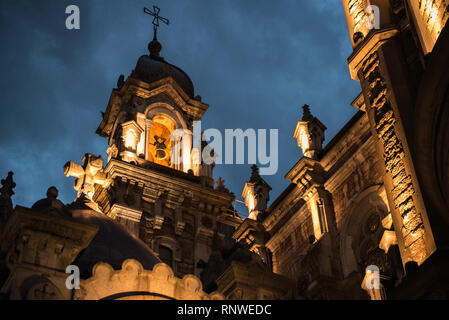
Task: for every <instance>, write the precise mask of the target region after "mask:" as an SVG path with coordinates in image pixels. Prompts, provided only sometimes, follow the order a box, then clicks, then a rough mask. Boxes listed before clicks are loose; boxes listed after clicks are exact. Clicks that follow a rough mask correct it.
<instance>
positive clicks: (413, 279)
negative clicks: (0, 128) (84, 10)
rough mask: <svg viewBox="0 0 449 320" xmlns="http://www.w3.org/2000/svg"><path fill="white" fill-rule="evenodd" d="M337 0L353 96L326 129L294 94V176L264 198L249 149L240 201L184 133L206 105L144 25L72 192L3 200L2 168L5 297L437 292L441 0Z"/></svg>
mask: <svg viewBox="0 0 449 320" xmlns="http://www.w3.org/2000/svg"><path fill="white" fill-rule="evenodd" d="M343 9H344V11H345V14H346V20H347V24H348V30H349V36H350V38H351V43H352V46H353V53H352V54H351V55H350V57H348V65H349V72H350V74H351V77H352V78H353V79H354V80H357V81H359V82H360V85H361V93H360V95H359V96H357V97H356V98H355V99H354V100H353V102H352V104H351V105H352V107H354V108H357V109H359V111H358V112H357V113H356V114H355V115H354V116H353V118H352V119H350V120H349V121H348V122H347V123H346V124H345V126H344V127H343V128H342V129H341V130H340V132H339V133H338V134H337V135H336V136H335V137H333V138H332V139H331V140H330V141H329V142H328V143H327V144H326V145H325V146H323V141H324V138H325V131H326V126H325V124H323V123H322V122H321V121H320V120H319V119H318V118H317V117H315V116H314V115H313V106H312V107H310V106H308V105H304V106H303V107H302V110H301V111H300V112H298V119H297V123H296V127H295V130H294V132H292V134H293V138H294V139H296V141H297V144H298V147H299V148H300V149H301V151H302V157H301V158H300V159H298V162H297V163H296V164H295V165H294V166H293V168H291V169H290V170H289V171H288V172H286V173H285V179H287V180H288V181H290V184H289V186H288V187H287V188H286V189H285V190H284V191H283V192H282V193H281V194H280V195H279V196H278V197H277V198H276V199H274V201H273V202H272V203H271V204H270V205H268V204H269V201H270V190H271V187H270V186H269V184H268V183H267V182H266V181H265V180H264V179H263V177H262V176H261V175H260V174H259V170H258V168H257V166H253V167H252V172H251V174H249V179H248V181H247V182H246V183H245V185H244V186H242V192H241V196H242V198H243V199H244V200H245V204H246V206H247V208H248V217H247V218H245V219H244V218H242V217H240V216H239V214H238V213H237V212H236V211H235V209H234V205H233V201H234V200H235V195H234V194H233V193H232V192H230V191H229V190H228V189H227V188H226V187H225V186H224V183H223V180H222V179H221V178H220V179H218V181H215V180H214V177H213V169H214V163H213V161H207V160H205V159H204V157H203V151H204V150H206V151H208V153H209V155H210V156H211V158H213V150H211V148H210V147H209V146H208V145H207V143H205V142H204V141H201V140H202V139H199V141H195V139H196V138H197V137H196V135H195V134H194V130H195V129H194V122H195V121H198V120H200V119H201V118H202V116H203V115H204V113H205V112H206V111H207V109H208V107H209V106H208V105H207V104H206V103H205V102H203V101H202V99H201V97H200V96H198V95H195V89H194V86H193V83H192V81H191V79H190V78H189V76H188V75H187V74H186V73H185V72H184V71H183V70H182V69H180V68H179V67H177V66H175V65H173V64H170V63H168V62H167V61H165V59H164V58H163V57H162V56H161V50H162V45H161V43H159V41H158V40H157V36H156V30H155V34H154V39H153V41H152V42H150V44H149V45H148V50H149V54H146V55H143V56H141V57H140V58H139V59H138V61H137V64H136V67H135V68H134V70H133V71H132V72H131V74H130V76H129V77H127V78H125V77H124V76H120V77H119V79H118V81H117V87H116V88H114V89H113V90H112V93H111V97H110V100H109V102H108V105H107V107H106V110H105V112H104V113H102V114H103V119H102V121H101V123H100V124H99V126H98V129H97V134H99V135H100V136H102V137H104V138H105V139H107V155H108V159H105V160H106V161H104V160H103V159H102V158H101V156H96V155H94V154H90V153H87V154H85V155H84V157H82V160H81V163H77V162H76V161H69V162H67V163H66V164H65V165H64V167H63V170H64V174H65V175H66V176H68V177H74V178H75V179H76V180H75V185H74V188H75V190H76V191H77V192H78V193H77V197H76V199H75V201H74V202H73V203H71V204H67V205H65V204H63V203H62V202H61V201H59V200H58V199H57V196H58V191H57V189H56V188H55V187H50V188H49V189H48V192H47V196H46V197H45V198H44V199H42V200H39V201H37V202H36V203H35V204H34V205H33V206H32V207H31V208H25V207H22V206H19V205H16V206H15V207H14V206H13V203H12V200H11V197H12V195H13V194H14V191H13V188H14V186H15V184H14V181H13V174H12V173H10V174H9V175H8V177H6V178H5V179H4V180H2V181H1V182H2V186H3V187H2V188H1V190H0V191H1V198H0V214H1V216H0V287H1V289H0V290H1V291H0V292H1V295H2V298H4V299H65V300H70V299H76V300H82V299H261V300H264V299H312V300H316V299H372V300H384V299H447V298H449V277H448V276H447V272H446V271H445V270H446V269H447V267H449V252H448V245H449V232H448V231H449V151H448V150H449V149H448V147H447V146H448V144H449V130H448V128H449V98H448V97H449V76H448V75H449V59H448V57H449V27H448V26H447V25H446V21H447V18H448V17H449V1H447V0H433V1H425V0H395V1H393V0H343ZM200 138H201V135H200ZM104 162H105V163H104ZM72 272H73V273H72Z"/></svg>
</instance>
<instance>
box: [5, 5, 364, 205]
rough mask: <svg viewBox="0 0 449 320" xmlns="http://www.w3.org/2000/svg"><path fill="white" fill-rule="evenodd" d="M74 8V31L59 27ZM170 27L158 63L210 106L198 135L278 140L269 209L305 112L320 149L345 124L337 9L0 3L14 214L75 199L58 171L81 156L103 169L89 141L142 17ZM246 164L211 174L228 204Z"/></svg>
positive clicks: (145, 23) (133, 48) (345, 45)
mask: <svg viewBox="0 0 449 320" xmlns="http://www.w3.org/2000/svg"><path fill="white" fill-rule="evenodd" d="M70 4H76V5H78V6H79V8H80V11H81V29H80V30H76V31H73V30H67V29H66V28H65V19H66V17H67V15H66V14H65V8H66V7H67V6H68V5H70ZM153 4H156V5H158V6H159V7H160V8H161V14H162V15H163V16H165V17H167V18H169V19H170V25H169V26H168V27H167V26H163V27H162V29H161V30H160V33H159V37H158V38H159V40H160V41H161V43H162V44H163V50H162V55H163V56H164V58H165V59H166V60H167V61H169V62H170V63H173V64H175V65H177V66H179V67H181V68H182V69H183V70H185V71H186V72H187V73H188V74H189V76H190V77H191V79H192V81H193V83H194V85H195V91H196V94H199V95H201V96H202V98H203V102H205V103H208V104H209V105H210V108H209V110H208V111H207V113H206V115H205V116H204V118H203V129H205V128H208V127H210V128H218V129H220V130H224V129H225V128H232V129H233V128H242V129H247V128H254V129H259V128H261V129H279V169H278V173H277V175H274V176H265V179H266V180H267V182H268V183H269V184H270V185H271V186H272V187H273V191H272V192H271V200H274V199H275V198H276V197H277V196H278V195H279V194H280V193H281V192H282V190H283V189H284V188H285V187H286V186H287V185H288V181H286V180H285V179H284V175H285V173H286V172H287V171H288V170H289V169H290V168H291V167H292V166H293V165H294V164H295V163H296V162H297V161H298V160H299V158H300V157H301V151H300V149H299V148H298V147H297V145H296V141H295V139H293V138H292V133H293V129H294V127H295V124H296V121H297V120H298V119H299V117H300V116H301V110H300V107H301V106H302V105H303V104H305V103H307V104H309V105H310V106H311V108H312V113H313V114H314V115H315V116H317V117H318V118H319V119H320V120H321V121H322V122H323V123H324V124H325V125H326V126H327V128H328V130H327V131H326V141H325V143H327V142H328V141H329V140H330V139H331V138H332V137H333V136H334V135H335V134H336V133H337V132H338V130H339V129H340V128H341V127H342V126H343V125H344V123H345V122H346V121H348V120H349V119H350V118H351V116H352V115H353V114H354V113H355V111H356V110H354V109H353V108H352V107H351V106H350V105H349V103H350V102H351V101H352V100H353V98H355V96H356V95H357V94H358V92H359V90H360V89H359V88H360V87H359V84H358V83H356V82H355V81H353V80H351V79H350V77H349V73H348V67H347V64H346V58H347V57H348V56H349V54H350V52H351V46H350V42H349V35H348V32H347V29H346V22H345V18H344V12H343V8H342V4H341V1H340V0H280V1H259V0H221V1H219V0H213V1H212V0H189V1H185V0H170V1H161V0H151V1H150V0H145V1H141V0H135V1H125V0H94V1H92V0H91V1H88V0H85V1H75V0H72V1H66V0H53V1H47V0H40V1H35V0H30V1H25V0H2V4H1V10H0V43H1V50H0V64H1V72H2V76H1V78H0V88H1V89H0V103H1V109H0V110H1V111H0V112H1V113H0V130H1V131H0V154H1V156H0V176H1V177H2V178H3V177H5V176H6V175H7V172H8V171H9V170H12V171H14V173H15V174H14V179H15V181H16V182H17V187H16V189H15V191H16V195H15V196H14V197H13V201H14V204H15V205H16V204H20V205H25V206H31V205H32V204H33V203H34V202H35V201H36V200H38V199H40V198H43V197H44V196H45V192H46V190H47V188H48V187H49V186H51V185H55V186H56V187H57V188H58V189H59V190H60V199H61V200H62V201H63V202H65V203H68V202H71V201H72V200H73V199H74V197H75V191H74V190H73V180H74V178H66V177H65V176H64V174H63V171H62V166H63V165H64V163H65V162H66V161H68V160H74V161H76V162H80V161H81V158H82V156H83V154H84V153H86V152H91V153H95V154H102V155H103V158H106V154H105V150H106V147H107V146H106V144H107V141H106V139H104V138H101V137H99V136H98V135H96V134H95V130H96V128H97V127H98V125H99V123H100V121H101V115H100V112H101V111H105V109H106V105H107V102H108V99H109V95H110V93H111V89H112V88H113V87H115V85H116V81H117V78H118V76H119V75H120V74H124V75H125V76H128V75H129V74H130V72H131V70H132V69H133V68H134V67H135V64H136V62H137V59H138V57H139V56H140V55H142V54H144V53H146V47H147V43H148V41H149V40H151V36H152V25H151V18H150V17H149V16H148V15H145V14H143V12H142V8H143V7H144V6H147V7H151V6H152V5H153ZM250 171H251V170H250V165H221V166H217V167H216V169H215V173H214V176H215V179H217V178H218V177H220V176H221V177H223V178H224V179H225V181H226V182H225V185H226V186H227V187H228V188H229V189H230V190H231V191H233V192H234V193H235V194H236V195H237V196H238V198H240V193H241V191H242V188H243V184H244V182H245V180H247V179H248V178H249V176H250Z"/></svg>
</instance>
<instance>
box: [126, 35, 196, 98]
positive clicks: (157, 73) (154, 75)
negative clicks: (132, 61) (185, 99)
mask: <svg viewBox="0 0 449 320" xmlns="http://www.w3.org/2000/svg"><path fill="white" fill-rule="evenodd" d="M148 49H149V50H150V54H149V55H143V56H141V57H140V58H139V60H138V61H137V65H136V68H135V69H134V71H133V72H132V74H131V76H132V77H133V78H136V79H138V80H142V81H145V82H149V83H150V82H154V81H157V80H160V79H162V78H165V77H168V76H171V77H172V78H173V79H174V80H175V81H176V82H177V83H178V85H179V86H180V87H181V88H182V89H183V90H184V92H185V93H186V94H187V95H188V96H189V97H190V98H193V97H194V88H193V83H192V80H190V78H189V76H188V75H187V74H186V73H185V72H184V71H183V70H182V69H180V68H178V67H177V66H175V65H172V64H170V63H168V62H166V61H165V60H164V58H162V57H161V56H160V55H159V53H160V51H161V49H162V46H161V44H160V43H159V42H158V41H157V40H153V41H151V42H150V43H149V45H148Z"/></svg>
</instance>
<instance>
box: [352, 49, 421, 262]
mask: <svg viewBox="0 0 449 320" xmlns="http://www.w3.org/2000/svg"><path fill="white" fill-rule="evenodd" d="M360 74H361V77H360V78H361V80H362V81H363V82H364V84H365V87H366V88H368V89H369V91H368V92H367V97H368V99H369V105H370V106H371V108H372V109H373V115H374V116H373V118H374V122H375V123H374V125H375V131H376V133H377V137H378V138H379V140H380V142H381V144H382V146H383V153H384V162H385V169H386V171H387V174H388V173H389V174H390V175H391V178H392V184H393V189H392V190H391V194H392V198H393V202H394V206H395V208H396V209H397V210H398V212H399V213H400V217H401V220H402V227H401V228H400V232H401V233H402V236H403V238H404V245H405V249H406V250H407V251H408V253H409V255H410V258H411V259H413V260H415V261H417V262H422V261H423V259H425V258H426V257H427V255H428V254H429V253H428V252H426V244H425V240H424V233H425V230H424V223H423V217H422V213H421V212H420V211H419V210H418V209H417V207H418V206H417V205H416V203H415V201H416V200H415V197H414V194H415V190H416V188H415V186H414V185H413V182H412V178H411V174H410V173H409V172H408V167H407V165H406V159H405V151H404V146H403V143H402V141H401V139H400V137H399V136H398V135H397V133H396V125H397V122H396V118H395V113H394V111H393V108H392V106H391V101H390V97H389V91H388V88H387V84H386V82H385V79H384V78H383V76H382V74H381V71H380V60H379V56H378V54H377V53H373V54H371V55H370V56H369V57H368V58H367V59H366V61H365V62H364V63H363V65H362V69H361V71H360Z"/></svg>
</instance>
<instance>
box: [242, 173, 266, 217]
mask: <svg viewBox="0 0 449 320" xmlns="http://www.w3.org/2000/svg"><path fill="white" fill-rule="evenodd" d="M251 170H252V174H251V178H250V179H249V181H247V182H246V183H245V187H244V188H243V191H242V197H243V198H244V199H245V204H246V206H247V207H248V212H249V215H248V218H249V219H253V220H257V217H258V216H259V215H260V214H261V213H262V212H263V211H265V210H266V209H267V204H268V201H269V200H270V190H271V187H270V186H269V185H268V183H266V182H265V180H264V179H262V177H261V176H260V175H259V168H258V167H257V166H256V165H253V166H252V167H251Z"/></svg>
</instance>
